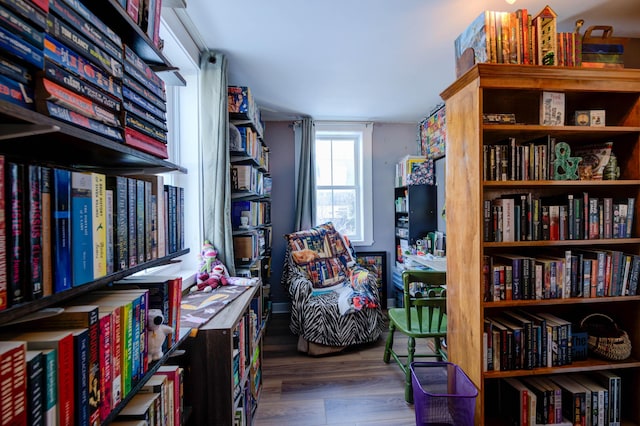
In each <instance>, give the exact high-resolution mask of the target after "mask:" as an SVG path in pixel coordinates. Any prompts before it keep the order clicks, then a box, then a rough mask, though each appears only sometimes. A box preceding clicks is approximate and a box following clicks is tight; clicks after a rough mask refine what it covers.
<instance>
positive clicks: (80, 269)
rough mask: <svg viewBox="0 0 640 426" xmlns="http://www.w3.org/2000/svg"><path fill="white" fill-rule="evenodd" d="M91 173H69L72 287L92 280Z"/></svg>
mask: <svg viewBox="0 0 640 426" xmlns="http://www.w3.org/2000/svg"><path fill="white" fill-rule="evenodd" d="M91 198H92V178H91V173H83V172H72V173H71V226H72V229H71V247H72V256H71V260H72V261H71V265H72V272H73V274H72V276H73V280H72V283H73V286H74V287H76V286H80V285H82V284H86V283H88V282H90V281H92V280H93V279H94V275H93V273H94V269H93V250H94V249H93V217H92V214H91V211H92V208H91Z"/></svg>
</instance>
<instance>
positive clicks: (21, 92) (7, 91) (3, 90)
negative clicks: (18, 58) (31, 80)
mask: <svg viewBox="0 0 640 426" xmlns="http://www.w3.org/2000/svg"><path fill="white" fill-rule="evenodd" d="M33 99H34V98H33V89H32V88H31V87H29V86H26V85H25V84H23V83H19V82H17V81H14V80H11V79H10V78H8V77H5V76H3V75H0V100H3V101H7V102H11V103H13V104H16V105H19V106H21V107H24V108H27V109H33V106H34V104H33Z"/></svg>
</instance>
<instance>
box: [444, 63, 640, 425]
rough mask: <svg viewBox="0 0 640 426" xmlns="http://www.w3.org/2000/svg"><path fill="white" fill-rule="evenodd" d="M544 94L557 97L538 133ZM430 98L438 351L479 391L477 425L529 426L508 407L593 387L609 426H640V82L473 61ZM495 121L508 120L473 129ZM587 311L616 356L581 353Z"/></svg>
mask: <svg viewBox="0 0 640 426" xmlns="http://www.w3.org/2000/svg"><path fill="white" fill-rule="evenodd" d="M545 92H546V93H547V94H548V93H549V92H553V93H554V94H559V95H560V96H559V98H561V99H563V101H562V102H561V103H560V105H559V108H560V109H559V110H558V111H555V112H554V116H555V113H559V121H558V123H556V124H554V125H549V126H547V125H543V124H542V123H543V121H544V117H545V106H546V105H545V104H544V102H543V100H542V99H543V98H544V95H545ZM442 97H443V99H444V100H445V102H446V115H447V148H446V149H447V154H446V155H447V168H448V170H447V183H446V192H447V230H448V232H447V257H448V259H449V262H448V264H447V284H448V285H447V304H448V306H447V313H448V336H447V343H448V349H449V352H448V355H449V360H450V361H451V362H453V363H456V364H457V365H459V366H461V367H462V368H463V369H464V371H465V373H466V374H467V375H468V376H469V377H470V378H471V379H472V380H473V382H474V383H475V385H476V386H477V387H478V389H479V391H480V392H479V396H478V399H477V404H476V424H494V422H498V423H499V424H500V422H499V421H498V419H499V418H501V419H505V418H506V417H505V416H508V417H511V420H515V421H519V422H522V421H524V419H523V417H522V416H523V415H524V416H525V417H526V416H527V415H529V416H533V418H530V419H528V420H535V421H537V422H538V423H541V421H542V420H541V419H540V418H538V419H536V418H535V416H536V414H538V415H541V414H542V413H539V412H538V411H539V410H538V411H536V409H535V408H533V409H532V410H529V411H528V414H523V410H522V409H520V407H521V404H513V403H511V402H509V401H513V399H511V398H514V397H515V398H518V397H519V398H522V397H523V395H524V396H525V399H526V400H527V401H528V403H531V401H532V400H536V398H537V400H540V399H542V401H545V399H544V398H547V396H545V395H546V394H545V393H544V391H541V389H542V390H544V389H546V390H547V391H552V392H556V391H557V392H560V390H561V389H564V392H565V393H563V394H562V398H563V401H564V399H565V395H566V396H567V398H572V397H576V398H580V397H581V398H582V399H584V398H585V397H586V395H598V398H600V399H602V398H603V397H602V396H600V395H603V394H604V391H603V389H602V388H603V387H604V388H605V389H606V391H607V392H608V394H609V395H610V396H611V397H612V398H615V399H614V400H613V399H612V400H610V403H609V406H608V408H607V409H606V413H607V414H610V415H612V416H613V417H611V418H610V420H611V421H616V420H614V419H617V421H620V420H622V422H630V423H632V424H638V423H640V408H639V407H638V406H637V404H635V403H634V401H633V399H634V396H633V395H636V394H637V393H638V392H640V388H638V383H640V351H639V350H638V347H640V329H639V328H638V324H640V316H639V315H640V314H639V312H640V310H639V309H638V308H639V307H640V297H639V293H638V292H637V281H638V275H639V274H640V239H638V235H639V234H638V232H639V229H640V228H639V223H640V222H639V219H638V214H637V203H636V200H638V197H639V196H640V185H639V184H638V179H639V178H640V172H639V170H640V168H639V167H638V165H639V164H640V127H639V126H640V73H638V71H635V70H624V69H620V70H595V69H580V68H560V67H538V66H522V65H506V64H498V65H496V64H477V65H475V66H474V67H473V68H471V69H470V70H469V71H468V72H467V73H465V74H464V75H462V76H461V77H460V78H459V79H458V80H457V81H456V82H454V83H453V84H452V85H451V86H449V87H448V88H447V89H446V90H445V91H444V92H443V93H442ZM592 110H596V111H602V110H604V112H605V113H606V123H605V122H602V123H601V124H606V125H604V126H602V127H599V126H594V125H592V126H588V125H583V123H581V122H578V121H577V120H576V118H577V117H578V115H579V114H582V113H583V112H584V111H592ZM505 113H509V114H513V116H514V118H515V120H514V121H515V123H514V124H492V123H490V122H488V121H483V116H485V117H486V115H487V114H489V115H490V114H505ZM469 117H478V119H477V120H473V119H469ZM578 157H579V158H578ZM612 157H613V158H615V159H616V160H617V167H616V164H615V162H614V161H610V160H611V159H612ZM591 313H599V314H604V315H606V316H607V317H609V318H611V319H612V320H613V322H614V323H615V324H616V325H617V326H618V327H619V328H620V329H621V330H625V331H626V332H627V333H628V335H629V338H630V342H631V347H632V349H631V351H630V354H629V356H628V357H626V358H624V359H623V360H619V361H612V360H608V359H603V358H599V357H597V356H595V355H594V354H592V353H591V351H590V350H587V345H586V341H587V334H585V327H581V322H582V319H583V318H584V317H586V316H587V315H589V314H591ZM470 329H471V330H470ZM514 336H519V338H521V339H522V342H521V343H520V344H517V343H513V339H514ZM543 336H544V337H546V338H543ZM607 373H609V374H607ZM534 376H535V377H534ZM609 376H611V377H609ZM612 377H613V379H612ZM575 383H577V384H578V385H577V386H575V385H574V384H575ZM616 383H617V384H616ZM614 384H616V385H614ZM618 384H621V385H618ZM621 388H623V389H625V390H624V392H621V391H620V389H621ZM519 401H522V399H520V400H519ZM576 401H578V403H577V404H578V407H581V408H584V409H586V408H587V407H591V405H587V402H586V401H585V402H580V399H577V400H576ZM595 401H599V400H598V399H597V398H596V399H595ZM505 402H506V403H505ZM574 402H575V401H574ZM581 404H584V405H582V406H581ZM589 404H590V403H589ZM535 406H536V405H535V403H534V405H533V407H535ZM512 407H517V408H516V409H515V410H511V408H512ZM602 411H603V414H604V412H605V410H604V409H603V410H602ZM586 415H588V414H586ZM578 417H579V415H578ZM563 419H567V420H569V421H570V422H572V423H574V422H575V421H580V419H577V420H576V413H575V412H571V411H562V410H561V409H560V411H559V412H558V414H557V415H556V416H554V417H548V416H547V417H545V418H544V420H545V421H547V422H549V423H553V422H556V423H559V422H562V421H563Z"/></svg>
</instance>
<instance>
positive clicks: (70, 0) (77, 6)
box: [62, 0, 122, 47]
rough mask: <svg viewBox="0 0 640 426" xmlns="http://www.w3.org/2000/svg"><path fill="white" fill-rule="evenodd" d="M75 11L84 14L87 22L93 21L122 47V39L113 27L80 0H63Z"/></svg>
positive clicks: (103, 32)
mask: <svg viewBox="0 0 640 426" xmlns="http://www.w3.org/2000/svg"><path fill="white" fill-rule="evenodd" d="M62 1H64V2H65V3H66V4H67V5H69V7H71V8H72V9H73V10H74V11H75V12H77V13H78V14H79V15H80V16H82V17H83V18H84V19H85V20H87V22H91V23H92V24H93V25H94V26H95V27H96V28H98V30H100V31H101V32H102V34H104V35H106V36H107V37H109V39H110V40H111V41H112V42H113V43H114V44H115V45H116V46H117V47H122V39H121V38H120V36H119V35H118V34H116V33H115V32H114V31H113V30H112V29H111V28H109V27H108V26H107V25H105V23H104V22H102V21H101V20H100V19H98V17H97V16H96V15H94V14H93V13H92V12H91V11H90V10H89V9H88V8H87V7H86V6H85V5H84V4H83V3H82V2H80V1H79V0H62Z"/></svg>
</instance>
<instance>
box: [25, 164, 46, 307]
mask: <svg viewBox="0 0 640 426" xmlns="http://www.w3.org/2000/svg"><path fill="white" fill-rule="evenodd" d="M25 171H26V173H27V174H26V176H25V183H26V185H27V192H26V194H25V195H26V197H25V207H24V211H25V218H26V219H27V222H26V230H25V235H26V240H27V241H28V244H27V247H26V248H27V251H28V255H27V259H28V260H27V272H26V274H25V275H26V277H27V279H28V281H29V285H30V288H29V289H28V290H29V298H30V300H35V299H40V298H41V297H42V295H43V289H42V255H43V250H42V193H41V191H40V183H41V181H42V172H41V169H40V166H36V165H32V164H30V165H28V166H26V168H25Z"/></svg>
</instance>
